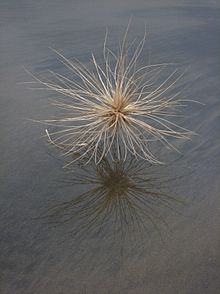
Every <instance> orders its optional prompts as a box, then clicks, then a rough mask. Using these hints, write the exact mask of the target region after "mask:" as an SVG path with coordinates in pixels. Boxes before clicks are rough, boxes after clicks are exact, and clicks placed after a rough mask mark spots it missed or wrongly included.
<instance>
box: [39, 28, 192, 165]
mask: <svg viewBox="0 0 220 294" xmlns="http://www.w3.org/2000/svg"><path fill="white" fill-rule="evenodd" d="M145 36H146V34H145V35H144V38H143V39H142V40H141V41H140V42H139V43H138V44H136V47H135V48H134V46H133V45H131V46H130V47H127V46H126V43H127V41H126V39H127V31H126V33H125V36H124V39H123V41H122V43H121V44H120V48H119V51H118V53H113V52H112V51H111V50H110V49H108V48H107V45H106V43H107V34H106V38H105V41H104V47H103V63H102V64H100V63H98V61H97V59H96V58H95V56H94V55H92V65H93V70H90V69H88V67H86V66H85V65H83V64H82V63H81V62H79V61H78V60H75V61H74V62H71V61H70V60H68V59H67V58H65V57H64V56H63V55H61V54H60V53H59V52H57V51H55V50H54V51H55V52H56V53H57V54H58V56H59V57H60V60H61V62H62V63H63V64H64V65H65V66H66V67H67V68H68V69H69V70H71V72H72V73H73V74H74V75H75V77H76V79H75V80H72V79H70V78H68V77H66V76H63V75H60V74H58V73H54V72H51V73H52V75H53V77H54V78H55V82H54V81H49V82H44V81H41V80H39V79H37V78H36V80H37V82H39V83H40V84H41V85H43V86H45V87H44V88H47V89H49V90H52V91H55V92H57V93H59V94H62V95H63V96H64V99H63V100H59V101H57V102H56V103H55V105H56V106H57V107H59V108H61V109H63V110H64V111H65V114H64V116H63V117H59V118H55V119H50V120H45V121H43V122H44V123H46V124H48V125H56V126H57V127H59V128H60V129H59V130H56V131H54V132H49V131H48V130H46V133H47V136H48V138H49V141H50V142H51V143H52V144H54V145H55V146H57V147H59V148H61V149H62V150H63V151H64V153H66V154H75V153H76V154H80V156H79V157H84V156H85V155H86V154H88V153H89V154H91V157H90V158H93V159H94V160H95V162H96V163H99V162H100V161H101V160H102V158H103V157H104V156H106V155H108V154H110V155H111V152H112V148H113V146H114V145H115V146H116V149H117V150H118V151H117V158H118V160H124V161H125V160H126V157H127V154H128V153H131V154H133V155H134V156H135V157H136V158H143V159H146V160H147V161H149V162H151V163H160V160H158V159H157V158H156V157H155V155H154V154H153V153H152V151H151V149H150V144H151V142H152V141H159V142H161V143H162V144H164V145H166V146H167V147H169V148H173V149H175V147H174V146H173V144H171V142H170V140H169V139H170V138H177V139H189V137H190V135H192V134H193V132H191V131H189V130H187V129H185V128H183V127H180V126H178V125H177V124H175V123H174V122H172V121H171V120H170V118H172V117H173V116H176V114H177V112H178V109H179V108H180V107H181V106H183V103H182V102H183V101H184V100H181V99H179V98H178V96H179V94H180V93H175V91H174V90H175V84H176V82H177V81H178V80H179V79H180V77H181V75H179V74H178V73H177V70H175V71H174V72H172V73H171V74H169V75H168V76H167V77H166V78H165V79H163V80H161V74H162V71H163V70H164V69H165V68H166V67H167V65H168V64H154V65H151V64H149V65H146V66H139V63H140V62H139V61H140V56H141V53H142V51H143V47H144V44H145V38H146V37H145ZM100 147H101V149H102V150H103V152H102V154H100V153H99V152H98V149H99V148H100Z"/></svg>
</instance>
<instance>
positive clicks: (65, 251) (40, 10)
mask: <svg viewBox="0 0 220 294" xmlns="http://www.w3.org/2000/svg"><path fill="white" fill-rule="evenodd" d="M219 13H220V5H219V4H218V3H217V1H172V0H170V1H168V0H166V1H148V2H146V1H141V0H138V1H125V0H119V1H100V0H95V1H88V0H86V1H68V0H65V1H62V2H61V1H57V0H55V1H51V0H47V1H37V2H36V1H25V0H22V1H19V2H18V1H15V0H13V1H4V0H2V1H1V3H0V37H1V44H0V51H1V55H0V56H1V59H0V77H1V78H0V89H1V90H0V91H1V102H0V103H1V108H0V109H1V110H0V112H1V127H0V129H1V140H0V145H1V152H2V153H1V155H2V161H1V167H0V170H1V179H0V181H1V197H0V209H1V214H0V218H1V222H0V241H1V245H0V246H1V250H0V252H1V257H0V273H1V274H0V289H1V293H18V294H19V293H22V294H23V293H33V294H35V293H36V294H37V293H53V294H54V293H100V294H105V293H129V294H130V293H144V294H146V293H150V294H152V293H169V294H171V293H183V294H186V293H187V294H188V293H194V294H196V293H199V294H200V293H213V294H214V293H218V292H219V291H220V280H219V275H220V256H219V255H220V252H219V246H220V237H219V229H220V197H219V188H220V184H219V183H220V181H219V179H220V160H219V156H220V151H219V150H220V137H219V133H220V124H219V113H220V101H219V77H220V68H219V65H220V64H219V52H220V47H219V44H220V42H219V41H220V40H219V35H220V34H219V32H220V24H219ZM130 16H132V17H133V22H132V26H131V30H130V38H131V39H132V38H134V37H136V36H137V37H141V36H142V34H143V28H144V24H145V23H147V28H148V32H149V37H148V39H147V44H146V48H145V50H146V59H147V58H149V56H150V59H151V61H152V62H161V61H162V62H175V63H177V64H178V67H179V68H180V70H185V69H186V68H187V73H186V74H185V77H184V80H183V84H184V91H183V95H184V97H186V98H188V99H195V100H198V101H200V102H202V103H205V106H200V105H191V104H190V105H189V107H188V108H187V109H186V111H185V114H186V116H184V117H183V118H181V119H180V122H179V123H180V124H181V125H183V126H184V127H188V128H190V129H192V130H194V131H195V132H197V133H198V134H199V136H196V137H194V138H193V140H192V141H190V142H185V143H183V142H181V144H180V143H178V144H177V146H178V148H179V149H180V150H181V151H182V155H179V154H173V152H170V151H168V150H164V149H159V148H158V150H157V151H158V153H160V155H161V156H163V157H164V158H166V160H167V162H168V164H167V166H164V167H149V166H148V165H146V166H144V167H143V168H142V163H141V164H140V165H138V166H135V164H133V163H132V164H131V170H129V171H128V167H127V166H126V167H125V168H124V169H123V173H122V182H120V184H119V183H118V182H117V180H115V178H114V175H115V174H114V169H115V167H114V166H111V169H112V170H113V178H112V176H109V178H110V179H109V178H108V181H107V182H105V184H104V188H103V186H102V185H103V183H102V184H100V183H99V184H97V183H96V185H98V186H94V184H91V177H90V176H92V177H93V180H94V178H95V179H96V180H97V170H96V168H95V167H94V166H92V165H91V166H88V168H87V170H82V168H80V167H77V166H76V167H74V169H73V170H71V171H70V172H66V171H64V170H63V168H62V166H63V164H64V161H65V159H64V158H60V157H59V156H58V154H57V153H56V152H55V150H54V149H52V148H50V147H49V146H48V145H47V144H46V140H45V139H44V138H41V135H42V134H44V128H45V127H44V126H42V125H39V124H33V123H31V122H30V121H28V119H29V118H31V119H33V118H34V119H42V118H48V117H49V116H52V115H54V114H55V109H53V108H51V106H50V100H49V99H50V98H51V96H50V94H48V92H47V91H46V92H41V91H31V90H29V89H27V87H26V86H25V85H21V84H19V83H20V82H24V81H29V80H31V77H30V76H29V75H28V74H27V73H26V72H25V70H24V67H25V68H27V69H28V70H30V71H32V72H34V73H35V74H44V75H47V73H46V71H47V69H52V70H56V71H58V72H60V73H63V72H65V68H64V67H63V66H62V64H60V63H59V62H58V61H57V56H56V55H55V54H54V53H53V52H52V51H51V50H50V49H49V48H50V47H52V48H55V49H57V50H59V51H60V52H62V53H63V54H64V55H65V56H67V57H68V58H73V57H77V58H79V59H80V60H82V61H84V62H88V60H89V58H90V52H91V51H92V52H94V53H95V54H97V55H98V56H100V55H101V52H102V44H103V40H104V36H105V29H106V27H108V29H109V32H110V34H109V46H110V47H111V48H112V49H115V48H116V46H117V43H118V40H119V38H120V37H121V36H123V33H124V31H125V28H126V26H127V24H128V21H129V18H130ZM127 164H128V163H127ZM105 168H106V167H105ZM120 168H121V167H120ZM107 173H109V169H107ZM128 174H129V177H130V178H131V179H132V180H133V181H134V182H135V186H134V185H133V186H132V185H131V186H129V188H128V181H127V178H128ZM111 175H112V173H111ZM138 175H139V176H140V177H139V178H137V176H138ZM86 177H87V182H86V183H84V184H80V181H82V179H83V181H85V179H86ZM88 178H89V179H88ZM116 178H117V177H116ZM140 178H141V179H142V180H141V181H142V182H141V183H140ZM99 180H100V178H99ZM89 181H90V182H89ZM114 185H115V186H116V190H114V189H113V188H112V187H114ZM94 187H95V188H94ZM140 187H141V192H140V190H138V192H137V188H138V189H140ZM94 189H95V190H94ZM120 189H122V191H120ZM117 191H120V193H122V194H123V193H124V194H123V195H124V198H122V200H123V201H121V198H120V201H121V202H120V201H119V200H117V197H114V195H117V193H116V192H117ZM114 193H116V194H114ZM128 194H129V197H130V198H129V202H128V198H126V197H127V196H126V195H128ZM80 195H81V196H80ZM109 195H113V196H112V198H111V197H109ZM152 195H157V197H158V198H157V199H158V200H157V201H153V202H152V198H151V197H152ZM135 196H136V198H135ZM106 197H107V198H106ZM90 199H91V201H90ZM103 199H108V204H109V205H110V206H109V207H110V208H109V209H108V210H106V209H105V207H104V206H103V202H102V201H101V200H103ZM115 199H116V200H115ZM153 199H154V198H153ZM64 203H65V204H64ZM164 203H166V205H165V204H164ZM57 205H58V207H57ZM57 208H59V209H58V211H57V210H56V211H55V210H54V209H57ZM51 209H52V210H51ZM97 210H98V211H99V212H100V214H99V217H98V218H95V219H94V212H95V211H97ZM54 211H55V212H56V213H54ZM72 215H73V217H72ZM69 216H70V218H68V217H69ZM66 217H67V219H66ZM66 220H68V221H66Z"/></svg>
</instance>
